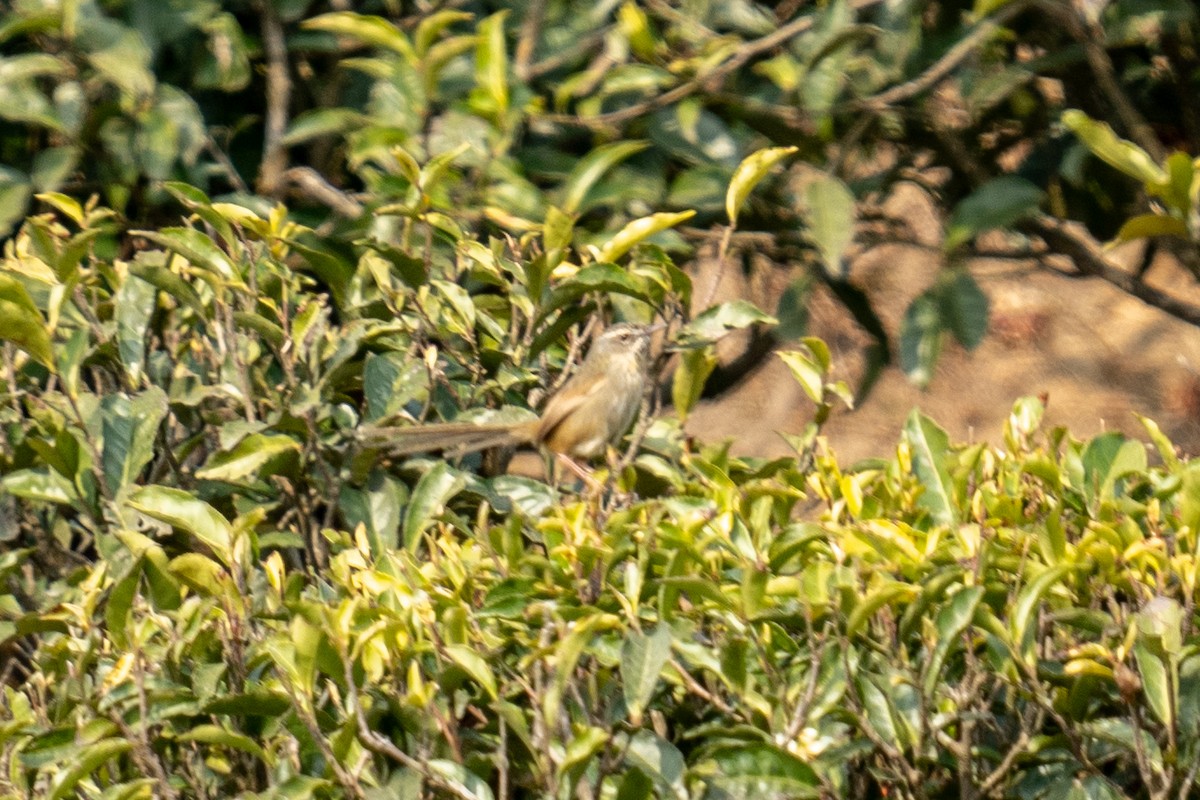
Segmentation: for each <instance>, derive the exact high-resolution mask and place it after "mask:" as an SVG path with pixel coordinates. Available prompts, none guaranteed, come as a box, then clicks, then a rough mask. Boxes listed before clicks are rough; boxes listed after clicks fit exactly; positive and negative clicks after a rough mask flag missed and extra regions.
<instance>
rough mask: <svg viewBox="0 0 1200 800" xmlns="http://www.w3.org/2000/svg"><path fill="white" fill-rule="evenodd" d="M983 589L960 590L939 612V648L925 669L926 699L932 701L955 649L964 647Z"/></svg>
mask: <svg viewBox="0 0 1200 800" xmlns="http://www.w3.org/2000/svg"><path fill="white" fill-rule="evenodd" d="M983 592H984V589H983V587H982V586H967V587H964V588H962V589H959V590H958V591H957V592H956V593H955V594H954V597H953V598H951V600H950V602H949V603H947V604H946V605H944V606H942V608H941V609H940V610H939V611H938V615H937V621H936V623H935V624H936V627H937V644H935V645H934V648H933V652H932V653H931V654H930V656H929V660H928V662H926V665H925V684H924V687H923V688H924V691H925V696H926V697H928V698H932V697H933V696H934V692H935V691H936V690H937V688H938V684H939V683H940V682H941V679H942V667H943V666H944V665H945V663H946V657H947V656H948V655H949V654H950V651H951V649H952V648H956V647H962V641H961V638H960V637H961V636H962V634H963V632H964V631H965V630H966V629H967V626H968V625H970V624H971V620H972V619H973V618H974V616H975V609H976V608H978V607H979V601H980V600H982V599H983Z"/></svg>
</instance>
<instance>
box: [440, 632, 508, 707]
mask: <svg viewBox="0 0 1200 800" xmlns="http://www.w3.org/2000/svg"><path fill="white" fill-rule="evenodd" d="M445 653H446V656H447V658H449V659H450V660H451V661H453V662H454V663H455V664H457V665H458V666H459V667H461V668H462V669H463V671H464V672H466V673H467V674H468V675H470V676H471V679H472V680H474V681H475V682H476V683H478V684H479V685H480V687H482V688H483V690H484V691H485V692H487V695H488V697H489V698H490V699H492V700H495V699H496V697H497V693H496V676H495V674H493V673H492V668H491V667H489V666H488V663H487V661H486V660H485V659H484V658H483V656H481V655H479V654H478V653H476V652H475V651H474V650H472V649H471V648H470V647H468V646H466V645H461V644H451V645H447V646H446V649H445Z"/></svg>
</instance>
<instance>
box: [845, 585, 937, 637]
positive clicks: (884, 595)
mask: <svg viewBox="0 0 1200 800" xmlns="http://www.w3.org/2000/svg"><path fill="white" fill-rule="evenodd" d="M919 593H920V590H919V589H918V588H917V587H916V586H913V585H911V584H908V583H901V582H899V581H888V582H887V583H885V584H884V585H883V586H880V587H878V588H875V589H873V590H871V592H869V593H868V594H867V596H866V597H865V598H863V599H862V601H861V602H859V603H858V604H857V605H855V606H854V610H853V611H851V612H850V615H849V616H848V617H847V618H846V635H847V636H853V635H855V634H856V633H858V632H859V631H860V630H862V629H863V627H864V626H865V625H866V624H867V623H868V622H869V621H870V620H871V617H872V616H873V615H874V614H875V612H876V611H878V610H879V609H881V608H883V607H884V606H886V605H891V604H892V603H896V602H911V601H913V600H915V599H916V597H917V595H918V594H919Z"/></svg>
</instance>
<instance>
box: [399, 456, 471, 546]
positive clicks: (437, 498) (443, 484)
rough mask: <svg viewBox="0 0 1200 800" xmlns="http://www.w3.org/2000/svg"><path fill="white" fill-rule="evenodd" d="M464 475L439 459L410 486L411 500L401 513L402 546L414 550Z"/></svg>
mask: <svg viewBox="0 0 1200 800" xmlns="http://www.w3.org/2000/svg"><path fill="white" fill-rule="evenodd" d="M466 483H467V481H466V478H465V477H463V475H462V474H461V473H460V472H459V471H458V470H456V469H453V468H452V467H451V466H450V465H449V464H447V463H446V462H445V461H439V462H438V463H437V464H435V465H434V466H433V467H432V468H431V469H430V470H429V471H428V472H426V473H425V474H424V475H422V476H421V479H420V480H419V481H417V485H416V486H414V487H413V491H412V499H411V500H410V501H409V504H408V510H407V511H406V513H405V515H404V547H405V549H407V550H408V551H409V552H410V553H415V552H416V550H417V546H418V545H419V544H420V543H421V534H422V533H424V532H425V529H426V528H428V527H429V525H430V524H431V523H432V522H433V518H434V517H436V516H437V515H439V514H441V513H442V511H443V510H444V509H445V505H446V502H447V501H448V500H450V498H451V497H454V495H456V494H458V493H459V492H460V491H462V488H463V487H464V486H466Z"/></svg>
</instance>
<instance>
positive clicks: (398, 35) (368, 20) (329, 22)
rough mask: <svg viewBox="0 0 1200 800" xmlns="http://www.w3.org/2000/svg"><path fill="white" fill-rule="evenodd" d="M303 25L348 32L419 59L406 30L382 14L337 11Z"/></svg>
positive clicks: (335, 31) (319, 16)
mask: <svg viewBox="0 0 1200 800" xmlns="http://www.w3.org/2000/svg"><path fill="white" fill-rule="evenodd" d="M301 27H304V28H307V29H308V30H316V31H325V32H327V33H333V34H337V35H338V36H348V37H350V38H351V39H357V40H359V41H360V42H365V43H366V44H369V45H373V46H375V47H382V48H384V49H385V50H391V51H392V52H394V53H398V54H399V55H401V56H403V57H404V58H405V59H406V60H408V62H409V63H410V64H415V63H417V54H416V51H415V50H414V49H413V46H412V43H411V42H409V40H408V37H407V36H405V35H404V32H403V31H401V30H400V29H399V28H397V27H396V26H395V25H393V24H392V23H391V22H389V21H388V20H386V19H384V18H383V17H378V16H374V15H369V14H356V13H354V12H353V11H334V12H330V13H328V14H319V15H317V16H315V17H313V18H312V19H308V20H305V21H304V22H303V23H301Z"/></svg>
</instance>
